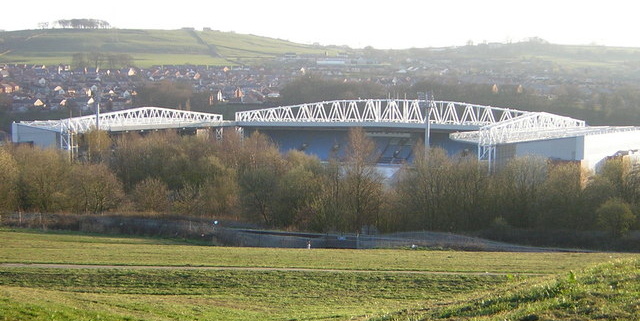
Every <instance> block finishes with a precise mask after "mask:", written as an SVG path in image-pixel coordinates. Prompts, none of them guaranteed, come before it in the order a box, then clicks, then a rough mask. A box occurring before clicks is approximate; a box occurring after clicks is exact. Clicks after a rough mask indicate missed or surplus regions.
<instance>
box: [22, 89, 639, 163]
mask: <svg viewBox="0 0 640 321" xmlns="http://www.w3.org/2000/svg"><path fill="white" fill-rule="evenodd" d="M354 127H361V128H363V129H364V130H365V132H366V133H367V135H368V136H369V137H370V138H372V139H373V140H374V142H375V143H376V148H377V153H378V163H379V164H381V165H396V164H404V163H408V162H411V161H412V158H413V150H414V147H415V146H416V144H422V143H423V142H428V144H429V146H432V147H433V146H437V147H441V148H443V149H445V150H446V151H447V152H448V153H449V154H450V155H455V154H459V153H465V154H470V153H474V154H476V155H477V157H478V158H479V159H480V160H481V161H487V162H488V163H489V165H490V168H496V167H499V166H501V164H504V163H505V162H506V161H507V160H509V159H511V158H513V157H518V156H525V155H538V156H542V157H547V158H549V159H553V160H557V161H567V162H579V163H581V164H582V166H583V167H585V168H587V169H591V170H596V171H597V169H598V168H599V166H600V165H601V164H602V163H603V162H604V161H605V160H606V159H607V158H609V157H617V156H631V157H635V155H636V154H638V150H640V127H614V126H588V125H587V124H586V123H585V122H584V121H582V120H578V119H573V118H569V117H564V116H559V115H555V114H551V113H545V112H527V111H520V110H516V109H510V108H499V107H491V106H481V105H474V104H469V103H461V102H451V101H435V100H406V99H360V100H335V101H324V102H317V103H308V104H300V105H294V106H281V107H273V108H265V109H257V110H249V111H241V112H237V113H236V114H235V119H234V120H224V119H223V117H222V115H218V114H210V113H199V112H190V111H182V110H174V109H166V108H158V107H140V108H133V109H127V110H121V111H115V112H109V113H99V114H96V115H88V116H83V117H75V118H68V119H61V120H49V121H23V122H14V123H13V126H12V141H13V142H14V143H32V144H34V145H36V146H41V147H57V148H61V149H64V150H68V151H69V152H73V151H74V149H75V148H77V147H76V146H75V141H76V140H77V139H75V137H76V136H77V135H78V134H82V133H84V132H86V131H89V130H91V129H95V128H99V129H100V130H106V131H109V132H112V133H117V132H126V131H150V130H162V129H179V130H187V129H188V130H209V131H212V132H215V135H216V136H217V137H221V136H222V135H224V131H225V130H236V131H242V132H244V133H245V134H248V133H250V132H253V131H260V132H262V133H264V134H266V135H268V136H269V137H271V138H272V139H273V140H274V141H275V142H276V143H277V144H278V146H279V148H280V149H281V151H282V152H286V151H288V150H291V149H296V150H301V151H304V152H306V153H309V154H314V155H317V156H318V157H319V158H320V159H321V160H328V159H330V158H332V157H336V158H340V157H341V156H342V155H344V148H345V146H346V143H347V138H348V131H349V129H350V128H354Z"/></svg>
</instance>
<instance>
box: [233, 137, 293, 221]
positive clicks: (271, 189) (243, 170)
mask: <svg viewBox="0 0 640 321" xmlns="http://www.w3.org/2000/svg"><path fill="white" fill-rule="evenodd" d="M241 144H242V145H241V149H240V150H239V151H237V152H238V156H237V157H236V158H235V161H236V164H235V165H236V166H237V173H238V186H239V187H240V200H241V202H242V205H243V206H244V210H245V214H246V215H247V217H250V218H252V219H255V216H256V214H257V216H258V217H259V219H261V220H262V222H263V223H264V224H266V225H268V226H273V225H274V224H275V223H276V219H275V217H274V215H275V214H276V212H275V209H276V203H277V195H278V190H277V189H278V184H279V181H280V179H281V177H282V175H283V173H284V172H285V166H284V165H285V163H284V162H283V159H282V156H281V155H280V153H279V151H278V149H277V147H276V146H275V145H274V144H273V142H271V140H269V138H268V137H267V136H265V135H263V134H261V133H259V132H254V133H252V134H251V136H249V137H248V138H246V139H245V140H243V141H242V143H241Z"/></svg>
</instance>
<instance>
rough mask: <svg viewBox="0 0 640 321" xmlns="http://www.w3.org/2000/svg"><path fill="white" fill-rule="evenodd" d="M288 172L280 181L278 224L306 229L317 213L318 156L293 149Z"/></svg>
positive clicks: (288, 157) (320, 177)
mask: <svg viewBox="0 0 640 321" xmlns="http://www.w3.org/2000/svg"><path fill="white" fill-rule="evenodd" d="M285 159H286V163H287V164H286V168H287V170H286V172H285V173H284V174H283V175H282V177H281V178H280V180H279V182H278V186H277V189H278V195H277V198H278V202H277V203H276V212H275V223H276V225H278V226H282V227H288V226H297V227H299V228H306V227H307V226H308V225H309V223H310V222H311V221H312V220H313V217H314V216H315V215H316V214H317V212H318V207H317V205H318V203H317V202H316V198H317V196H318V191H320V190H321V188H322V167H321V164H320V160H319V159H318V158H317V157H314V156H309V155H306V154H304V153H303V152H300V151H290V152H289V153H287V155H286V157H285Z"/></svg>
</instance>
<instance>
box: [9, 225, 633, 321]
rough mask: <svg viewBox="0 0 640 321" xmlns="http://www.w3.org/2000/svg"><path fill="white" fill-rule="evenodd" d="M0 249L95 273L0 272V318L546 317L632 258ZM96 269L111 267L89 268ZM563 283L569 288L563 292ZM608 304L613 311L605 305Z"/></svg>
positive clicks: (159, 245) (43, 238)
mask: <svg viewBox="0 0 640 321" xmlns="http://www.w3.org/2000/svg"><path fill="white" fill-rule="evenodd" d="M0 244H2V247H1V248H0V263H45V264H77V265H88V266H86V267H84V268H83V267H82V266H80V267H76V268H47V267H28V268H27V267H8V266H0V320H350V319H358V320H364V319H368V318H370V317H374V318H377V319H375V320H422V319H431V318H436V319H437V318H444V319H464V318H478V317H479V318H488V319H491V318H493V317H495V316H500V317H502V316H507V318H512V317H513V318H516V319H517V318H520V317H521V316H525V317H526V316H529V315H532V314H535V315H536V316H541V317H546V316H547V314H544V313H547V312H546V311H551V310H549V309H547V308H546V307H547V306H549V305H551V303H553V302H556V301H554V300H556V298H559V296H558V295H557V294H558V293H574V294H571V295H573V296H567V297H564V298H563V300H565V301H563V302H569V303H567V304H573V303H571V302H573V301H572V300H574V299H575V300H577V299H578V297H577V295H578V293H584V291H583V290H581V289H583V288H582V287H581V286H580V287H578V285H577V284H582V283H580V282H583V280H586V279H583V274H576V275H577V276H576V277H575V278H574V279H575V281H572V282H568V281H566V280H568V279H567V276H566V274H567V273H568V272H567V271H569V270H580V269H583V268H585V267H587V266H590V265H592V264H596V263H600V264H602V263H603V262H609V261H611V260H616V259H617V258H619V259H620V260H633V257H634V255H630V254H625V255H623V254H604V253H479V252H474V253H469V252H454V251H411V250H321V249H313V250H306V249H264V248H225V247H212V246H198V245H192V244H185V243H184V242H180V241H175V240H159V239H145V238H132V237H107V236H86V235H78V234H63V233H42V232H36V231H24V230H18V231H13V230H0ZM635 257H637V256H635ZM616 262H618V261H616ZM620 262H629V261H620ZM633 262H635V263H634V264H635V265H634V268H635V270H631V271H630V272H631V273H636V274H635V280H634V281H635V282H636V283H638V282H637V281H638V274H637V268H638V263H637V261H633ZM96 264H100V265H106V266H107V267H99V268H96V267H95V266H94V267H91V265H96ZM611 264H613V265H611V266H614V267H615V266H620V265H615V264H614V263H611ZM110 265H113V267H108V266H110ZM116 266H117V268H116ZM141 266H147V267H146V268H141ZM622 266H626V265H624V264H623V265H622ZM196 267H207V268H202V269H198V268H196ZM216 267H220V268H221V267H238V268H239V269H237V270H236V269H218V268H216ZM252 268H257V269H252ZM262 268H280V269H281V270H268V269H262ZM296 268H303V269H305V270H295V269H296ZM601 269H602V268H601ZM606 269H607V268H606V266H605V268H604V270H594V272H593V273H592V274H591V275H593V282H592V283H593V284H600V283H602V282H605V283H606V284H607V285H611V284H613V283H611V282H612V280H614V279H615V278H616V277H615V276H614V279H609V277H610V276H612V275H615V274H614V273H613V272H611V271H609V270H606ZM634 271H635V272H634ZM478 272H480V273H478ZM485 272H490V273H485ZM529 273H535V274H543V275H546V276H533V275H531V274H529ZM599 273H604V275H605V276H604V277H605V279H598V278H597V276H598V275H599ZM555 275H561V277H560V279H559V281H555V280H556V279H555ZM625 275H628V273H627V274H625ZM615 280H617V281H616V282H617V283H615V284H616V285H615V286H616V287H618V288H619V289H625V291H629V295H628V296H632V295H635V298H637V297H638V296H637V293H638V289H637V285H636V287H635V288H634V287H630V286H629V285H628V282H627V281H625V280H626V279H624V278H623V277H618V278H617V279H615ZM554 282H556V283H554ZM556 284H563V285H562V286H560V287H559V286H557V285H556ZM565 284H570V285H571V286H572V287H573V288H572V289H573V290H571V292H566V290H564V289H566V288H565ZM585 284H586V283H585ZM602 284H604V283H602ZM496 289H497V290H496ZM558 289H561V291H560V290H558ZM496 291H498V292H496ZM563 291H564V292H563ZM579 291H583V292H579ZM585 291H586V290H585ZM634 291H635V292H634ZM478 293H482V295H481V296H480V295H479V294H478ZM610 297H614V292H612V293H605V294H604V296H602V297H599V298H600V299H599V300H600V301H599V302H603V304H604V302H605V301H604V300H605V298H610ZM538 298H542V299H541V300H540V302H541V303H540V304H541V305H540V307H537V306H535V305H534V304H535V302H537V301H538ZM585 298H586V299H585V300H591V298H590V297H586V296H585ZM625 298H627V297H620V298H619V300H620V301H622V300H623V299H625ZM482 299H484V300H485V301H482ZM558 300H559V299H558ZM594 300H595V299H594ZM558 302H560V301H558ZM576 304H578V303H576ZM579 304H582V303H579ZM604 308H608V306H607V307H602V308H599V309H604ZM625 308H627V309H631V308H630V307H628V306H625ZM613 309H614V310H615V311H616V312H615V314H611V315H620V316H624V315H623V314H621V312H620V311H619V310H621V309H622V308H613ZM395 311H404V312H395ZM473 311H479V312H473ZM518 311H520V312H518ZM630 311H634V310H632V309H631V310H630ZM635 311H637V305H636V310H635ZM510 313H514V314H510ZM518 313H519V314H518ZM375 316H382V317H375ZM548 318H551V319H558V318H560V319H561V315H560V314H551V312H549V314H548Z"/></svg>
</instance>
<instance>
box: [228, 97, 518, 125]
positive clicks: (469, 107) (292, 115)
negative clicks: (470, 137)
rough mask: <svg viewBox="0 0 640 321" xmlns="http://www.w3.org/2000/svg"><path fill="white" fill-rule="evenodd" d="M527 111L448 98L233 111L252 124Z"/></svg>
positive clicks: (489, 118) (472, 119)
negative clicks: (455, 100) (461, 101)
mask: <svg viewBox="0 0 640 321" xmlns="http://www.w3.org/2000/svg"><path fill="white" fill-rule="evenodd" d="M526 113H527V112H524V111H519V110H514V109H507V108H498V107H490V106H481V105H473V104H467V103H459V102H451V101H432V100H428V101H427V100H407V99H404V100H403V99H366V100H334V101H323V102H317V103H308V104H300V105H294V106H282V107H274V108H266V109H258V110H248V111H240V112H236V122H241V123H251V122H261V123H281V122H285V123H337V122H346V123H350V122H351V123H356V122H358V123H399V124H402V123H403V124H425V123H426V119H427V115H428V119H429V123H431V124H442V125H470V126H484V125H488V124H493V123H496V122H501V121H505V120H509V119H512V118H515V117H518V116H520V115H524V114H526Z"/></svg>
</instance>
